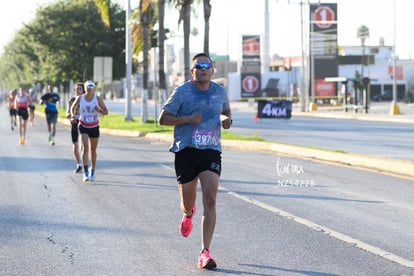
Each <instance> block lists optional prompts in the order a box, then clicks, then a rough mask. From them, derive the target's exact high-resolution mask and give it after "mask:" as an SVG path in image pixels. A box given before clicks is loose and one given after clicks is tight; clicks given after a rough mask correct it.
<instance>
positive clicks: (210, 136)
mask: <svg viewBox="0 0 414 276" xmlns="http://www.w3.org/2000/svg"><path fill="white" fill-rule="evenodd" d="M192 144H193V145H195V146H210V145H218V137H217V132H216V131H215V130H202V129H196V130H194V131H193V138H192Z"/></svg>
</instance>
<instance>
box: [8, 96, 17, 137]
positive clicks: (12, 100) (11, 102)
mask: <svg viewBox="0 0 414 276" xmlns="http://www.w3.org/2000/svg"><path fill="white" fill-rule="evenodd" d="M16 96H17V90H16V89H13V90H10V93H9V97H8V98H7V107H8V108H9V114H10V125H11V130H14V128H15V127H17V108H16Z"/></svg>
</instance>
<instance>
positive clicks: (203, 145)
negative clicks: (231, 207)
mask: <svg viewBox="0 0 414 276" xmlns="http://www.w3.org/2000/svg"><path fill="white" fill-rule="evenodd" d="M190 73H191V80H189V81H187V82H185V83H184V84H182V85H180V86H178V87H177V88H176V89H175V90H174V92H173V93H172V94H171V96H170V98H169V99H168V100H167V102H166V103H165V105H164V106H163V109H162V110H161V113H160V116H159V123H160V124H161V125H173V126H174V141H173V143H172V145H171V147H170V151H171V152H173V153H175V160H174V164H175V173H176V176H177V181H178V190H179V194H180V198H181V210H182V211H183V213H184V214H183V217H182V219H181V222H180V225H179V228H180V232H181V235H182V236H184V237H188V236H189V235H190V233H191V230H192V228H193V224H192V218H193V217H194V215H195V212H196V206H195V202H196V191H197V183H198V180H200V185H201V191H202V197H203V199H202V202H203V208H204V212H203V217H202V219H201V237H202V241H201V243H202V249H201V252H200V255H199V259H198V267H200V268H207V269H214V268H215V267H216V266H217V264H216V261H215V260H214V259H213V258H211V257H210V250H209V248H210V244H211V241H212V238H213V232H214V228H215V224H216V196H217V190H218V184H219V178H220V174H221V151H222V148H221V142H220V139H221V127H223V128H224V129H229V128H230V125H231V123H232V120H231V111H230V104H229V100H228V96H227V92H226V90H225V88H224V87H223V86H220V85H218V84H216V83H214V82H212V81H211V77H212V76H213V74H214V68H213V65H212V60H211V59H210V57H209V56H208V55H206V54H204V53H200V54H197V55H195V56H194V58H193V60H192V67H191V69H190Z"/></svg>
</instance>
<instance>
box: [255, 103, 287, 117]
mask: <svg viewBox="0 0 414 276" xmlns="http://www.w3.org/2000/svg"><path fill="white" fill-rule="evenodd" d="M257 103H258V104H257V117H258V118H282V119H289V118H290V117H292V101H287V100H281V101H266V100H259V101H258V102H257Z"/></svg>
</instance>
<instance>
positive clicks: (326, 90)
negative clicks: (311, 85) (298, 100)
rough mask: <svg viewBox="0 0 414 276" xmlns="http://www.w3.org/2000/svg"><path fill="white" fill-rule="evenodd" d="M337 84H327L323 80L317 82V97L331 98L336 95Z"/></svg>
mask: <svg viewBox="0 0 414 276" xmlns="http://www.w3.org/2000/svg"><path fill="white" fill-rule="evenodd" d="M335 90H336V83H334V82H326V81H324V80H322V79H318V80H315V96H317V97H329V96H333V95H335V94H334V93H335Z"/></svg>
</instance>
